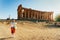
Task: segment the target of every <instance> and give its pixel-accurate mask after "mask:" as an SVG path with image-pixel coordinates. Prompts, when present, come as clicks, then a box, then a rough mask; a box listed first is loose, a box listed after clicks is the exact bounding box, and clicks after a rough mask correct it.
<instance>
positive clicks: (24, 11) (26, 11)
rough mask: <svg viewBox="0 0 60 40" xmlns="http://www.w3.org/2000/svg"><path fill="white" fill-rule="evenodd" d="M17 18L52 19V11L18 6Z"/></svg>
mask: <svg viewBox="0 0 60 40" xmlns="http://www.w3.org/2000/svg"><path fill="white" fill-rule="evenodd" d="M17 11H18V19H36V20H49V21H52V20H53V12H46V11H38V10H33V9H31V8H24V7H22V5H19V6H18V9H17Z"/></svg>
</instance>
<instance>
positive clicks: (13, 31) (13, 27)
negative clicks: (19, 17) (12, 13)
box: [11, 19, 17, 37]
mask: <svg viewBox="0 0 60 40" xmlns="http://www.w3.org/2000/svg"><path fill="white" fill-rule="evenodd" d="M16 28H17V27H16V22H15V20H14V19H12V21H11V34H12V37H14V35H15V31H16Z"/></svg>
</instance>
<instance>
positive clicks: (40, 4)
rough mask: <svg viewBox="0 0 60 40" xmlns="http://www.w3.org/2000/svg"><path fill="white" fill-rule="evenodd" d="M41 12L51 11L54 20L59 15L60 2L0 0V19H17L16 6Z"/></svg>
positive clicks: (47, 0)
mask: <svg viewBox="0 0 60 40" xmlns="http://www.w3.org/2000/svg"><path fill="white" fill-rule="evenodd" d="M20 4H22V6H23V7H26V8H32V9H35V10H41V11H53V12H54V18H55V16H56V15H59V14H60V0H0V19H6V18H8V17H9V15H10V17H11V18H17V8H18V5H20Z"/></svg>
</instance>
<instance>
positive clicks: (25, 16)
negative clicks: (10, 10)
mask: <svg viewBox="0 0 60 40" xmlns="http://www.w3.org/2000/svg"><path fill="white" fill-rule="evenodd" d="M25 18H26V10H25Z"/></svg>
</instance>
